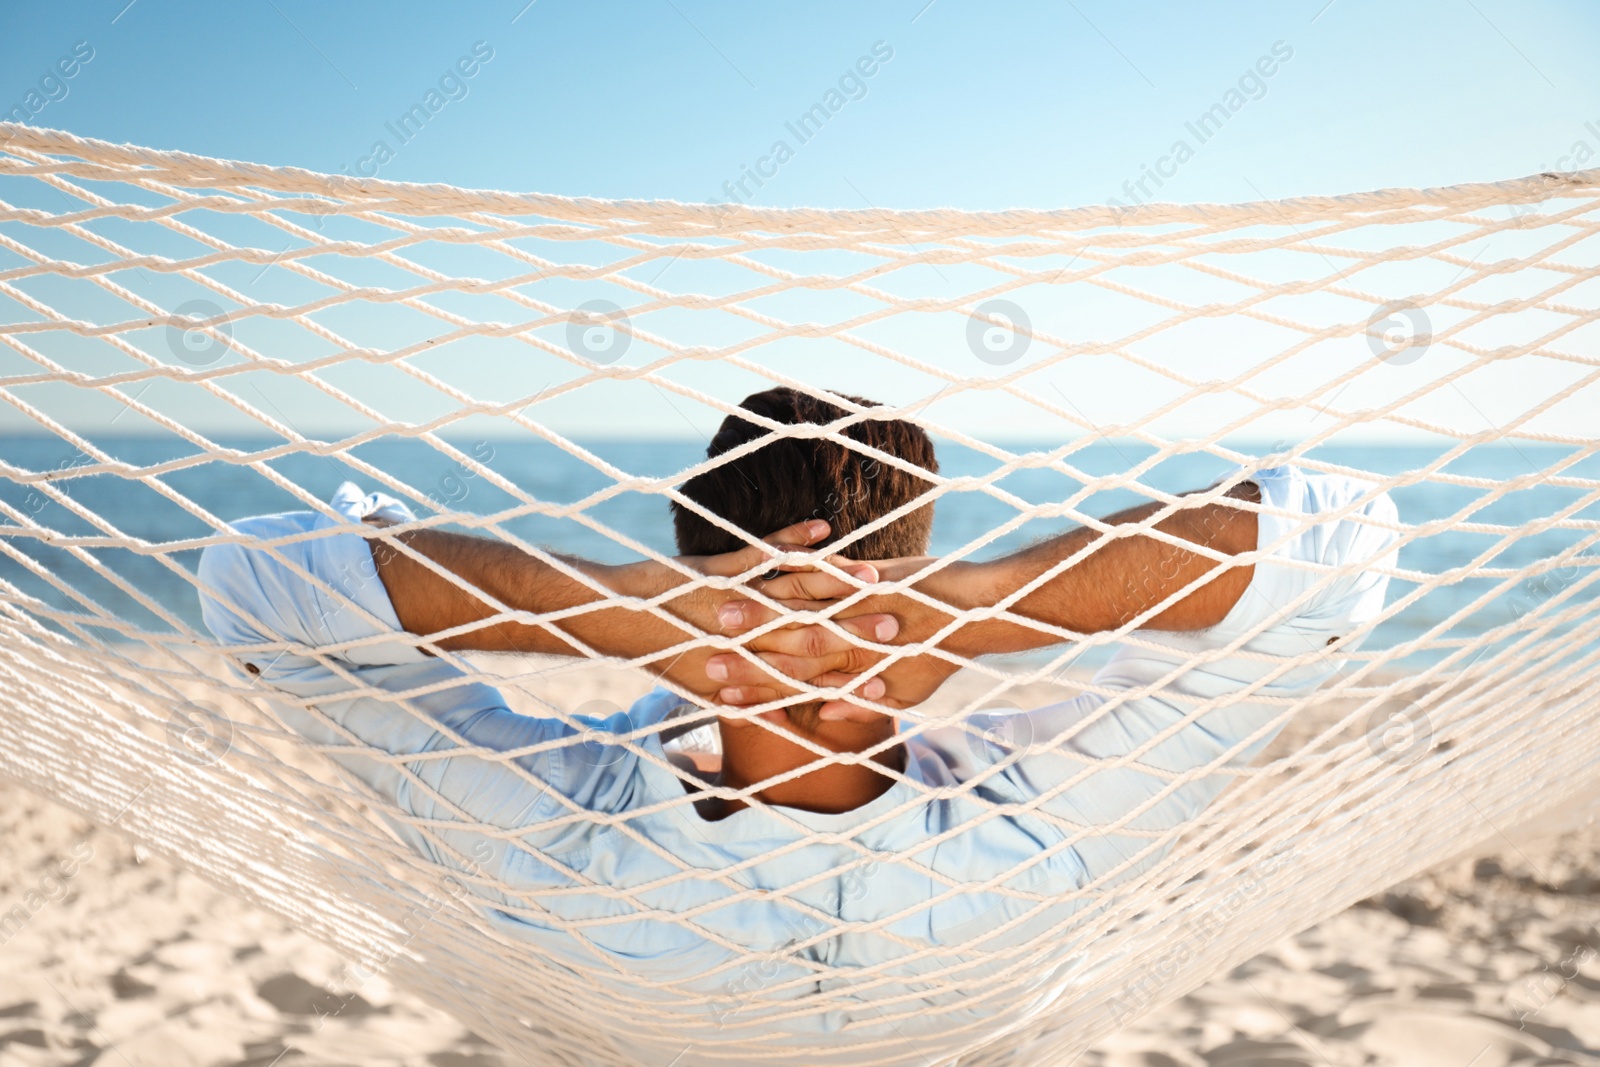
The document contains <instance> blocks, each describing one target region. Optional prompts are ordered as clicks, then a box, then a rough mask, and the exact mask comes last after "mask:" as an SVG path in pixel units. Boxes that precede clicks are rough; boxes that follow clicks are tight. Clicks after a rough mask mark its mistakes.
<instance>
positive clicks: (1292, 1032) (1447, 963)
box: [0, 672, 1600, 1067]
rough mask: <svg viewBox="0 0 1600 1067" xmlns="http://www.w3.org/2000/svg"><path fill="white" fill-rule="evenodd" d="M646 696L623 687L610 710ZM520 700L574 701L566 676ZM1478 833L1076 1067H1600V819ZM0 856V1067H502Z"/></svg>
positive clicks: (158, 869) (167, 869) (66, 826)
mask: <svg viewBox="0 0 1600 1067" xmlns="http://www.w3.org/2000/svg"><path fill="white" fill-rule="evenodd" d="M645 684H648V683H647V682H646V681H645V680H643V679H642V678H639V679H632V680H622V679H617V680H615V681H614V682H613V684H612V685H611V686H608V687H607V689H606V692H605V696H606V697H607V698H608V699H614V700H616V701H617V702H619V703H620V702H623V701H625V700H627V699H629V697H630V693H631V690H632V689H634V688H638V687H640V686H642V685H645ZM531 688H534V689H536V690H538V691H541V692H542V694H543V695H545V696H548V697H550V698H551V699H564V700H568V701H571V700H573V699H575V698H576V697H578V696H580V695H583V694H584V692H585V686H584V680H583V679H582V677H581V676H580V675H575V674H574V673H573V672H566V673H563V674H560V675H557V676H555V677H554V678H552V679H551V680H550V681H549V683H548V684H547V685H539V686H532V687H531ZM1017 697H1018V699H1019V700H1021V701H1025V700H1027V699H1028V697H1027V696H1026V695H1024V694H1017ZM591 699H594V698H593V697H592V696H591ZM1481 829H1482V831H1483V834H1484V835H1486V836H1489V837H1490V840H1489V842H1488V843H1487V844H1486V845H1485V846H1483V848H1482V849H1480V850H1478V851H1476V852H1474V853H1472V854H1469V855H1466V856H1463V857H1461V858H1459V859H1457V860H1454V861H1452V862H1451V863H1449V864H1447V865H1445V866H1443V867H1439V868H1436V869H1434V870H1431V871H1428V872H1426V873H1425V874H1422V875H1420V876H1418V877H1415V878H1412V879H1410V880H1408V881H1406V882H1403V883H1401V884H1399V885H1396V886H1394V887H1392V888H1391V889H1389V890H1388V891H1386V892H1384V893H1381V894H1379V895H1377V896H1375V897H1372V898H1370V899H1368V900H1366V901H1363V902H1362V903H1361V904H1359V905H1357V906H1356V907H1353V908H1351V909H1350V910H1348V911H1346V912H1344V913H1343V914H1340V915H1337V916H1335V917H1333V918H1331V919H1329V920H1328V921H1326V922H1323V923H1322V924H1320V925H1318V926H1316V927H1313V928H1311V929H1309V930H1306V931H1305V932H1303V933H1301V934H1299V935H1298V936H1295V937H1292V938H1288V939H1286V940H1283V941H1282V942H1280V943H1279V944H1277V945H1276V946H1275V947H1274V948H1272V949H1271V950H1270V951H1268V952H1265V953H1263V954H1261V955H1259V956H1257V957H1256V958H1255V959H1252V960H1250V961H1249V962H1247V963H1245V964H1243V965H1242V966H1239V967H1238V968H1236V969H1235V970H1234V971H1232V972H1231V973H1230V974H1228V975H1226V976H1223V977H1220V978H1217V979H1215V980H1214V981H1212V982H1211V983H1209V984H1208V985H1206V986H1204V987H1202V988H1201V989H1199V990H1197V991H1196V992H1194V993H1193V994H1191V995H1189V996H1186V997H1184V998H1182V999H1181V1000H1179V1001H1178V1002H1176V1003H1173V1004H1170V1005H1167V1006H1164V1007H1161V1008H1158V1009H1156V1010H1155V1011H1154V1012H1152V1013H1151V1014H1149V1015H1147V1016H1145V1017H1144V1018H1142V1019H1141V1020H1139V1021H1137V1022H1136V1023H1134V1024H1132V1025H1130V1026H1129V1027H1128V1028H1126V1029H1125V1030H1123V1031H1121V1032H1120V1033H1118V1034H1115V1035H1113V1036H1112V1037H1110V1038H1107V1039H1105V1040H1104V1041H1102V1042H1101V1043H1100V1044H1099V1045H1098V1046H1097V1047H1095V1048H1094V1049H1093V1050H1091V1051H1090V1052H1089V1053H1087V1054H1086V1055H1085V1056H1084V1057H1083V1058H1081V1059H1080V1061H1079V1062H1080V1063H1082V1064H1085V1065H1091V1067H1174V1065H1184V1067H1203V1065H1212V1067H1224V1065H1240V1067H1243V1065H1252V1067H1256V1065H1284V1067H1287V1065H1291V1064H1305V1065H1318V1064H1334V1065H1339V1067H1344V1065H1351V1067H1354V1065H1367V1064H1372V1065H1378V1064H1382V1065H1395V1067H1503V1065H1505V1064H1510V1063H1518V1064H1524V1063H1525V1064H1556V1063H1566V1064H1596V1065H1600V951H1597V949H1596V947H1595V946H1597V945H1600V933H1597V931H1596V921H1597V919H1600V805H1595V804H1592V803H1582V804H1576V805H1568V806H1567V807H1566V808H1565V809H1563V810H1562V811H1560V812H1556V813H1552V814H1551V815H1549V816H1547V817H1546V818H1543V819H1541V820H1540V821H1539V823H1538V824H1536V825H1534V826H1525V827H1486V828H1481ZM0 839H3V840H4V841H5V842H6V847H5V849H4V852H3V855H0V911H3V912H4V913H5V916H6V925H5V926H4V927H3V928H0V1067H25V1065H26V1067H43V1065H51V1067H57V1065H59V1067H66V1065H69V1064H71V1065H87V1064H91V1063H92V1064H101V1065H115V1064H127V1065H131V1067H146V1065H149V1067H189V1065H193V1067H223V1065H228V1067H268V1065H271V1064H275V1063H281V1064H285V1065H289V1064H303V1065H307V1067H311V1065H328V1067H331V1065H359V1067H379V1065H384V1067H492V1065H499V1064H510V1063H512V1062H514V1061H513V1060H512V1058H511V1057H509V1056H507V1055H505V1054H503V1053H501V1052H499V1051H498V1050H497V1049H496V1048H495V1047H493V1046H492V1045H490V1044H489V1043H488V1042H486V1041H484V1040H483V1039H481V1038H479V1037H478V1036H476V1035H474V1034H473V1033H472V1032H471V1031H470V1030H469V1029H468V1028H467V1027H465V1026H463V1025H462V1024H461V1023H459V1022H457V1021H456V1020H455V1019H453V1018H451V1017H450V1016H449V1015H447V1014H445V1013H443V1012H441V1011H439V1010H437V1009H435V1008H432V1007H430V1006H428V1005H427V1004H425V1003H423V1002H421V1001H420V1000H418V999H417V998H415V997H413V996H412V995H410V994H408V993H407V992H405V991H404V990H400V989H397V988H394V987H392V986H391V985H389V984H388V983H387V982H385V981H384V980H383V978H382V976H381V975H380V976H379V977H378V978H377V979H375V980H374V981H372V982H369V983H368V984H366V985H364V986H363V987H362V990H361V994H360V997H359V998H357V1000H356V1001H355V1002H352V1003H346V1004H345V1006H344V1007H343V1010H341V1011H340V1012H339V1013H338V1015H337V1017H333V1018H328V1019H323V1018H322V1017H321V1016H322V1014H323V1013H321V1012H319V1010H318V1008H319V1004H326V1003H327V1002H328V1001H329V1000H330V998H331V997H332V994H331V993H329V992H328V986H329V985H330V984H331V983H332V982H333V981H334V977H335V976H336V975H337V974H338V973H339V972H340V971H341V970H342V969H343V967H344V965H345V963H346V961H344V960H343V959H341V957H340V956H339V955H338V954H337V953H336V952H334V951H333V950H331V949H329V948H327V947H325V946H323V945H321V944H320V943H318V942H317V941H315V940H313V939H312V938H310V937H309V936H307V935H305V934H304V933H301V932H299V931H297V930H296V929H295V928H294V927H293V926H292V925H291V924H289V923H288V922H286V921H285V920H283V919H281V918H279V917H277V916H275V915H272V914H269V913H267V912H265V911H262V910H260V909H257V908H255V907H253V906H251V905H248V904H246V903H243V902H241V901H239V900H236V899H234V898H233V897H231V896H228V895H226V894H224V893H222V892H220V891H219V890H217V889H215V888H213V887H212V886H211V885H210V884H209V883H207V882H205V881H204V880H202V879H201V878H199V877H197V876H196V875H194V874H191V873H189V872H186V871H183V870H180V869H178V868H176V867H174V866H172V865H170V864H168V863H166V862H164V861H162V860H160V859H158V858H156V857H154V856H152V855H151V854H150V853H149V852H148V851H147V850H146V849H145V848H144V847H143V846H141V845H139V844H138V843H136V842H134V841H130V840H127V839H125V838H124V837H122V836H120V835H119V834H118V833H116V832H112V831H109V830H106V829H102V828H97V827H96V826H94V825H92V824H91V823H89V822H88V821H86V820H84V819H82V818H81V817H79V816H77V815H75V814H73V813H71V812H69V811H67V810H65V809H63V808H61V807H58V806H56V805H54V804H52V803H50V802H48V801H46V800H43V799H41V798H39V797H37V796H34V795H33V794H30V793H28V792H25V791H23V790H21V789H19V788H16V787H13V786H5V787H0ZM19 908H20V911H19V910H18V909H19Z"/></svg>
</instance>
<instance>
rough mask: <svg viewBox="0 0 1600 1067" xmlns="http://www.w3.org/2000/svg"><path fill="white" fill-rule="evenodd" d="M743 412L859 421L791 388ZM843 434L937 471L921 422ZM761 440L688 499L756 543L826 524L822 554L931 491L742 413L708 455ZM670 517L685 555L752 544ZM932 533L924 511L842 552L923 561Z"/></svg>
mask: <svg viewBox="0 0 1600 1067" xmlns="http://www.w3.org/2000/svg"><path fill="white" fill-rule="evenodd" d="M835 395H837V396H838V397H839V398H840V399H842V400H845V401H848V402H849V403H851V404H854V405H856V406H857V407H868V408H871V407H877V406H879V405H878V404H877V403H876V402H875V401H872V400H863V399H861V398H860V397H853V396H845V395H844V394H842V393H841V394H835ZM739 406H740V407H741V408H743V409H744V410H745V411H749V412H751V413H753V414H756V415H759V416H762V417H764V418H766V419H768V420H771V421H772V422H774V423H779V424H782V425H786V426H796V425H804V424H808V423H809V424H815V425H819V426H827V425H830V424H833V423H836V422H838V421H839V420H841V419H846V418H849V417H850V416H851V414H852V413H851V412H850V411H848V410H846V409H845V408H842V407H840V406H838V405H837V404H833V403H829V402H828V401H827V400H819V399H817V398H816V397H813V396H810V395H808V394H806V393H801V392H797V391H796V390H794V389H789V388H787V387H783V386H780V387H778V388H776V389H768V390H766V391H764V392H760V393H755V394H753V395H751V396H748V397H746V398H745V399H744V402H743V403H742V404H740V405H739ZM837 434H838V436H840V437H843V438H845V439H846V440H848V441H850V442H852V443H855V442H859V443H860V444H861V445H864V446H866V447H869V448H872V449H875V450H877V451H878V452H881V453H883V454H884V455H889V456H894V457H896V458H898V459H902V460H905V461H906V462H907V463H910V464H912V465H914V466H916V467H920V468H922V469H923V470H926V471H929V472H930V473H935V474H936V473H938V470H939V461H938V459H937V458H936V457H935V456H934V450H933V442H932V441H931V440H929V438H928V435H927V434H926V433H924V432H923V430H922V429H921V427H919V426H916V425H915V424H913V423H909V422H904V421H902V420H899V419H874V418H870V417H869V418H865V419H862V420H860V421H858V422H855V423H852V424H851V425H849V426H846V427H840V428H839V429H838V431H837ZM762 439H765V440H766V443H765V444H762V445H761V446H760V447H758V448H756V449H754V450H753V451H751V452H748V453H746V454H745V455H743V456H740V457H739V458H737V459H733V460H729V461H728V462H726V463H724V464H722V465H721V466H719V467H716V468H714V469H712V470H709V471H707V472H705V473H704V474H700V475H697V476H695V477H693V478H691V479H689V480H688V481H687V482H685V483H684V484H683V495H684V496H686V497H688V498H689V499H690V500H692V501H694V502H695V503H697V504H699V505H700V506H701V507H703V508H705V509H706V510H707V511H709V512H711V513H712V514H714V515H716V516H718V517H719V518H722V519H724V520H726V521H727V522H728V523H730V524H731V525H733V526H735V527H737V528H738V529H741V530H744V531H745V532H746V533H748V534H750V535H751V536H752V537H756V538H760V537H765V536H766V535H767V534H769V533H771V532H772V531H774V530H781V529H783V528H784V527H785V526H790V525H793V524H794V523H797V522H803V521H805V520H807V519H824V520H826V521H827V523H828V525H829V526H830V527H831V529H830V531H829V534H828V537H827V539H826V540H824V541H822V542H820V543H819V545H818V546H816V547H825V546H827V545H831V544H834V543H835V542H837V541H839V540H841V539H842V538H844V537H846V536H848V535H849V534H852V533H854V532H855V531H857V530H859V529H862V528H863V527H866V526H868V525H870V524H871V523H872V522H873V521H874V520H876V519H879V518H881V517H883V516H884V515H887V514H889V513H890V512H892V511H894V510H895V509H897V508H900V507H902V506H904V505H906V504H908V503H911V502H912V501H914V500H916V499H917V498H918V497H919V496H920V495H922V494H923V493H924V492H926V491H927V490H928V489H930V488H931V487H932V483H931V482H930V481H928V480H927V479H924V478H919V477H917V476H916V475H915V474H912V473H910V472H909V471H905V470H901V469H900V468H898V467H892V466H890V465H889V464H887V463H884V462H882V461H881V460H878V459H875V458H873V457H871V456H868V455H866V454H864V453H862V452H861V451H859V450H857V449H856V448H854V447H851V446H847V445H845V444H841V443H839V442H838V441H834V440H827V439H824V438H817V437H787V436H782V435H777V434H774V433H773V431H771V430H769V429H768V428H767V427H765V426H759V425H757V424H756V423H754V422H751V421H749V420H748V419H744V418H741V417H739V416H737V415H730V416H728V417H727V418H726V419H724V420H723V422H722V426H721V427H720V428H719V429H718V430H717V435H716V437H714V438H712V441H711V445H710V447H709V448H707V449H706V454H707V455H708V456H710V457H716V456H720V455H722V454H724V453H726V452H730V451H732V450H733V449H736V448H738V447H740V446H741V445H746V444H749V443H750V442H752V441H757V440H762ZM672 519H673V527H674V532H675V533H676V535H677V540H678V551H679V552H681V553H683V554H684V555H692V556H701V555H715V554H717V553H720V552H731V551H734V550H735V549H739V548H743V547H744V546H745V545H746V544H748V543H749V542H748V541H747V540H745V539H742V538H740V537H738V536H736V535H734V534H732V533H729V532H728V531H726V530H723V529H720V528H719V527H717V526H715V525H714V524H712V523H711V522H710V521H708V520H707V519H705V518H704V517H702V516H701V515H698V514H696V513H695V512H694V511H692V510H690V509H689V508H686V507H683V506H681V505H679V504H677V503H676V502H674V503H673V505H672ZM932 529H933V506H932V504H925V505H923V506H922V507H919V508H916V509H915V510H913V511H909V512H907V513H906V514H904V515H901V516H900V517H899V518H897V519H895V520H894V521H892V522H889V523H886V524H884V525H883V526H880V527H878V528H877V529H875V530H872V531H870V532H868V533H866V534H864V535H863V536H862V537H861V538H859V539H858V540H855V541H852V542H851V543H850V544H849V545H848V546H847V547H846V548H845V549H844V553H845V554H846V555H848V556H849V557H851V558H852V559H862V560H869V559H892V558H895V557H898V556H920V555H925V554H926V553H927V551H928V538H929V534H930V533H931V531H932ZM817 707H818V705H817V704H815V703H812V704H804V705H800V706H799V707H792V708H790V709H789V719H790V721H791V723H793V724H794V725H795V726H798V727H799V728H801V729H802V730H806V731H808V732H809V731H811V730H813V729H815V727H816V709H817Z"/></svg>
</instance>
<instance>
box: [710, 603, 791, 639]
mask: <svg viewBox="0 0 1600 1067" xmlns="http://www.w3.org/2000/svg"><path fill="white" fill-rule="evenodd" d="M777 617H778V613H777V612H776V611H774V610H773V609H771V608H769V607H767V606H766V605H765V604H757V603H756V602H755V601H754V600H730V601H728V602H727V603H726V604H723V605H722V606H721V607H719V608H717V623H718V625H720V626H721V627H722V632H723V633H725V634H738V633H743V632H744V631H746V630H754V629H755V628H756V627H757V626H765V625H766V624H767V623H769V622H771V621H772V620H773V619H776V618H777Z"/></svg>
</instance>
